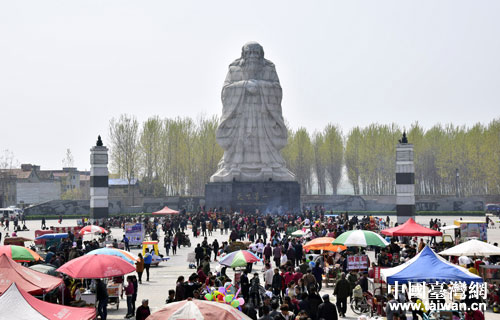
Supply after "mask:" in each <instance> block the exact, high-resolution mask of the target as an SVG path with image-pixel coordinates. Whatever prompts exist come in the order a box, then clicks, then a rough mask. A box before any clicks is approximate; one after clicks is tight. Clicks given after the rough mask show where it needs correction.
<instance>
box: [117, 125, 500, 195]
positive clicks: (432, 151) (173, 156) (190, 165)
mask: <svg viewBox="0 0 500 320" xmlns="http://www.w3.org/2000/svg"><path fill="white" fill-rule="evenodd" d="M218 125H219V118H217V117H211V118H206V117H199V118H198V119H197V120H193V119H191V118H173V119H171V118H169V119H161V118H159V117H158V116H155V117H151V118H149V119H147V120H146V121H145V122H144V123H143V124H142V126H141V129H140V130H139V124H138V122H137V120H136V119H135V118H134V117H131V116H127V115H122V116H120V118H119V119H118V120H115V119H113V120H112V121H111V122H110V137H111V139H110V140H111V144H110V146H111V160H112V161H111V164H112V168H113V170H114V173H115V174H116V175H117V176H119V177H122V178H127V179H131V178H139V179H140V180H141V189H142V191H143V193H144V194H145V195H148V196H163V195H202V194H203V193H204V188H205V184H206V183H207V182H208V181H209V178H210V176H211V175H212V174H213V173H215V172H216V170H217V164H218V162H219V161H220V159H221V157H222V155H223V150H222V148H221V147H220V146H219V145H218V144H217V142H216V139H215V136H216V130H217V127H218ZM288 130H289V133H288V145H287V146H286V147H285V148H284V149H283V150H281V153H282V155H283V158H284V159H285V161H286V164H287V167H288V168H289V169H290V170H291V171H292V172H293V173H294V174H295V175H296V177H297V180H298V182H299V183H300V184H301V187H302V192H303V193H306V194H311V193H313V191H314V192H317V193H318V194H326V193H327V192H330V190H331V192H332V193H333V194H336V193H337V189H338V184H339V181H340V179H341V177H342V170H343V168H344V165H345V172H346V174H347V179H348V181H349V182H350V184H351V185H352V187H353V189H354V193H355V194H364V195H384V194H385V195H387V194H394V193H395V152H396V150H395V148H396V144H397V141H398V139H400V138H401V135H402V129H401V128H399V127H398V126H397V125H396V124H390V125H381V124H371V125H369V126H367V127H364V128H361V127H355V128H353V129H352V130H351V131H350V132H349V133H347V135H346V136H344V135H343V133H342V130H341V129H340V127H338V126H334V125H331V124H328V125H327V126H326V127H325V128H324V129H323V130H322V131H319V132H315V133H313V134H310V133H309V132H308V131H307V129H305V128H299V129H298V130H293V129H290V128H289V129H288ZM407 135H408V139H409V142H410V143H412V144H413V145H414V161H415V192H416V194H423V195H439V194H443V195H454V194H456V193H457V188H456V185H457V179H456V169H458V172H459V175H460V178H459V190H458V193H459V194H460V196H469V195H482V194H499V193H500V119H497V120H493V121H492V122H491V123H489V124H488V125H482V124H476V125H474V126H472V127H470V128H467V127H464V126H454V125H445V126H443V125H441V124H438V125H435V126H434V127H432V128H430V129H428V130H425V129H423V128H422V127H421V126H420V125H419V124H418V122H415V123H414V124H412V125H411V127H410V128H409V130H408V131H407ZM110 176H111V175H110ZM313 186H315V187H317V189H316V188H314V190H313Z"/></svg>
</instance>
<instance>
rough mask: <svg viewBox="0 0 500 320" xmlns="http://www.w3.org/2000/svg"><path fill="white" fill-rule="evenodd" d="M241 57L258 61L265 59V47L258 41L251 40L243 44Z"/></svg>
mask: <svg viewBox="0 0 500 320" xmlns="http://www.w3.org/2000/svg"><path fill="white" fill-rule="evenodd" d="M241 57H242V58H243V59H245V60H250V61H252V60H253V61H257V60H263V59H264V48H262V46H261V45H260V44H258V43H257V42H254V41H251V42H247V43H245V44H244V45H243V48H242V49H241Z"/></svg>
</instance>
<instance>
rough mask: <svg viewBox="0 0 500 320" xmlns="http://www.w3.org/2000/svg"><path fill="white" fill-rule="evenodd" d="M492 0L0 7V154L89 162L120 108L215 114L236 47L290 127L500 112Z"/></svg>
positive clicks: (498, 6) (48, 165)
mask: <svg viewBox="0 0 500 320" xmlns="http://www.w3.org/2000/svg"><path fill="white" fill-rule="evenodd" d="M499 13H500V1H495V0H492V1H457V0H452V1H435V0H432V1H411V2H410V1H399V0H398V1H354V0H349V1H331V0H328V1H290V0H288V1H268V0H267V1H255V0H254V1H237V0H228V1H187V0H182V1H181V0H179V1H123V0H120V1H106V0H97V1H89V0H85V1H68V0H64V1H47V0H44V1H40V0H34V1H1V2H0V111H1V123H0V149H1V150H4V149H9V150H11V151H12V152H13V153H14V154H15V157H16V158H17V159H18V160H19V162H20V163H35V164H40V165H41V166H42V169H56V168H60V167H61V165H62V159H63V158H64V154H65V150H66V149H67V148H70V149H71V151H72V153H73V155H74V158H75V165H76V166H78V167H79V168H80V169H85V168H87V169H88V168H89V167H90V164H89V149H90V147H91V146H92V145H94V144H95V140H96V137H97V135H98V134H101V135H103V138H104V143H105V144H106V142H107V135H108V123H109V120H110V119H111V118H112V117H117V116H119V115H120V114H121V113H128V114H133V115H136V116H137V118H138V119H139V120H141V121H142V120H145V119H147V118H148V117H150V116H153V115H159V116H160V117H176V116H181V117H183V116H189V117H196V116H198V115H200V114H205V115H213V114H220V113H221V110H222V105H221V102H220V91H221V87H222V83H223V81H224V78H225V74H226V72H227V67H228V65H229V63H230V62H231V61H233V60H234V59H236V58H238V57H239V56H240V53H241V46H242V45H243V44H244V43H245V42H248V41H251V40H254V41H258V42H260V43H261V44H262V45H263V47H264V50H265V55H266V58H267V59H269V60H271V61H273V62H274V63H275V65H276V68H277V71H278V75H279V77H280V80H281V85H282V87H283V103H282V107H283V114H284V117H285V118H286V119H287V121H288V122H289V124H290V125H291V126H292V127H293V128H298V127H301V126H304V127H307V128H309V129H310V130H311V131H314V130H315V129H318V130H320V129H322V128H323V127H324V126H325V125H326V124H327V123H329V122H331V123H334V124H339V125H340V126H341V127H342V128H343V129H344V131H345V132H347V131H349V129H351V128H352V127H354V126H365V125H367V124H370V123H373V122H378V123H391V122H396V123H398V124H399V125H401V126H407V127H408V126H409V125H410V124H411V123H412V122H414V121H418V122H419V123H420V124H422V125H423V126H424V127H426V128H428V127H431V126H432V125H434V124H436V123H439V122H440V123H449V122H453V123H455V124H464V125H472V124H474V123H476V122H483V123H488V122H489V121H490V120H491V119H493V118H498V117H499V116H500V90H499V88H500V19H499Z"/></svg>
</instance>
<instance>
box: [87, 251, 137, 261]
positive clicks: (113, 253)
mask: <svg viewBox="0 0 500 320" xmlns="http://www.w3.org/2000/svg"><path fill="white" fill-rule="evenodd" d="M87 254H89V255H93V254H101V255H107V256H116V257H119V258H122V259H124V260H125V261H127V262H130V263H131V264H135V262H136V261H137V260H138V259H139V258H138V257H137V256H135V255H133V254H131V253H130V252H127V251H124V250H119V249H115V248H100V249H95V250H92V251H90V252H89V253H87Z"/></svg>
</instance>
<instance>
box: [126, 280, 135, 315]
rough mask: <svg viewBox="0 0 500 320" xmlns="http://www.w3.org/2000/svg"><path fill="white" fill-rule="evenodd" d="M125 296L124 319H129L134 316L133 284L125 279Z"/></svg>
mask: <svg viewBox="0 0 500 320" xmlns="http://www.w3.org/2000/svg"><path fill="white" fill-rule="evenodd" d="M125 295H126V296H127V315H126V316H125V318H127V319H128V318H131V317H133V316H134V311H135V310H134V308H133V299H134V297H133V295H134V284H133V283H132V279H131V278H130V277H127V286H126V287H125Z"/></svg>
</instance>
